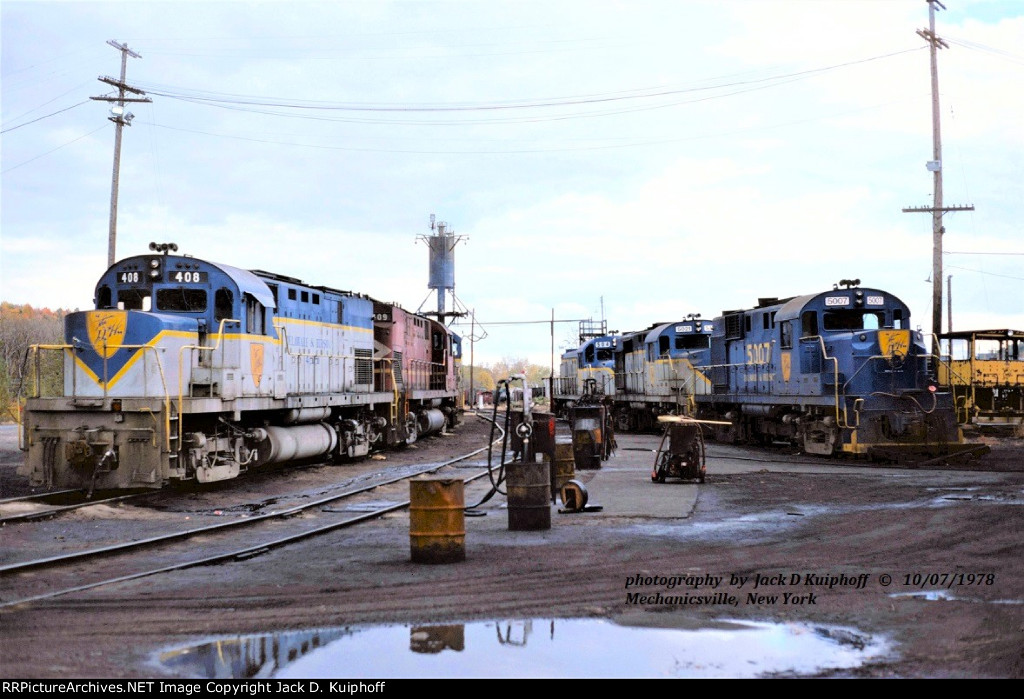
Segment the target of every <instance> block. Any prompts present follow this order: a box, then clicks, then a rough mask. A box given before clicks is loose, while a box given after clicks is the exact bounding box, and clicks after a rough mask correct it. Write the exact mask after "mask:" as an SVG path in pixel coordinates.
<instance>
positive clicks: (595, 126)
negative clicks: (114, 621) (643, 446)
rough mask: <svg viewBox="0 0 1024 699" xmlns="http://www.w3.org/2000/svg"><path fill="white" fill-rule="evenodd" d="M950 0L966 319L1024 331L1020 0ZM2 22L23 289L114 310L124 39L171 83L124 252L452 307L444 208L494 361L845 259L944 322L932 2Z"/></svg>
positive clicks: (11, 259) (132, 143)
mask: <svg viewBox="0 0 1024 699" xmlns="http://www.w3.org/2000/svg"><path fill="white" fill-rule="evenodd" d="M944 4H945V5H946V7H947V8H948V9H947V10H944V11H943V10H939V11H938V12H937V13H936V32H937V34H938V35H939V36H940V37H942V38H943V39H944V40H945V41H946V43H947V44H948V45H949V48H948V49H943V50H941V51H940V52H939V87H940V105H941V120H942V148H943V159H942V162H943V181H944V190H945V191H944V204H945V205H946V206H956V205H973V206H974V207H975V210H974V211H968V212H956V213H948V214H947V215H946V217H945V225H946V235H945V237H944V249H945V251H946V253H947V254H945V255H944V256H943V263H944V269H943V275H944V276H947V275H951V276H952V299H953V326H954V329H966V328H968V327H1012V328H1024V310H1022V298H1024V237H1022V232H1021V226H1022V222H1024V126H1022V125H1024V3H1022V2H1019V0H1009V1H1005V2H994V1H987V0H944ZM0 26H2V130H3V134H2V151H0V155H2V214H0V215H2V220H0V223H2V233H0V234H2V248H0V253H2V295H0V296H2V300H4V301H10V302H14V303H29V304H32V305H34V306H40V307H43V306H45V307H50V308H57V307H62V308H80V309H85V308H89V307H91V304H92V293H93V289H94V286H95V283H96V280H97V279H98V278H99V276H100V275H101V274H102V272H103V271H104V270H105V268H106V263H107V240H108V228H109V212H110V190H111V169H112V161H113V151H114V125H113V124H112V123H111V122H110V121H108V120H107V116H108V111H109V107H110V104H109V103H107V102H102V101H95V100H90V97H93V96H103V95H110V94H112V91H113V88H111V87H110V86H109V85H107V84H105V83H102V82H100V81H98V80H97V78H98V77H101V76H110V77H113V78H116V77H118V75H119V72H120V65H121V64H120V59H121V54H120V52H119V51H118V50H116V49H115V48H114V47H112V46H110V45H108V43H107V42H108V41H110V40H113V41H115V42H118V43H121V44H125V45H127V46H128V47H129V48H130V49H131V50H132V51H134V52H136V53H138V54H139V55H140V56H141V58H129V59H128V65H127V82H128V83H129V84H131V85H134V86H136V87H138V88H140V89H142V90H144V91H145V92H146V94H147V96H148V97H150V98H152V102H151V103H146V104H133V105H130V106H129V107H128V110H129V111H130V112H132V113H133V114H134V119H133V121H132V123H131V126H130V127H128V128H126V129H124V138H123V145H122V152H121V171H120V193H119V206H118V210H119V214H118V225H117V250H116V252H117V257H118V258H120V257H126V256H129V255H135V254H141V253H144V252H146V251H147V248H148V245H149V243H150V241H156V242H175V243H177V244H178V246H179V250H180V251H181V252H184V253H187V254H190V255H194V256H195V257H200V258H206V259H209V260H212V261H217V262H223V263H227V264H231V265H234V266H237V267H243V268H248V269H263V270H268V271H272V272H277V273H280V274H285V275H289V276H293V277H298V278H300V279H302V280H304V281H306V282H308V283H311V284H317V285H326V286H332V287H335V288H341V289H351V290H354V291H359V292H362V293H366V294H369V295H370V296H373V297H376V298H380V299H382V300H387V301H396V302H398V303H400V304H401V305H403V306H404V307H405V308H407V309H411V310H417V309H419V308H420V307H421V305H422V307H423V309H424V310H435V309H436V306H437V302H436V297H435V295H434V294H433V292H431V291H430V290H429V289H428V288H427V281H428V256H427V247H426V246H425V245H424V243H423V242H422V241H421V240H419V239H420V237H421V236H427V235H430V234H431V230H430V215H431V214H435V215H436V217H437V220H438V221H443V222H446V223H447V225H448V228H449V230H453V231H454V232H455V234H456V235H458V236H461V241H460V243H459V245H458V247H457V248H456V251H455V261H456V267H455V296H456V297H457V299H458V300H459V302H461V304H462V306H464V307H465V308H467V309H471V310H474V311H475V316H476V319H477V321H478V323H479V324H480V325H482V328H483V333H485V334H486V337H484V338H481V339H480V340H479V341H477V342H475V343H473V350H474V358H475V360H476V363H478V364H486V363H491V362H494V361H495V360H498V359H501V358H519V357H525V358H529V359H530V360H531V361H532V362H533V363H536V364H541V365H545V366H546V365H548V364H549V363H550V361H551V344H552V339H551V334H550V329H549V325H548V324H546V323H541V322H539V321H549V320H550V319H551V317H552V314H554V317H555V319H556V320H557V321H572V322H558V323H556V326H555V328H556V330H555V338H554V354H555V358H556V359H555V361H556V363H557V357H558V355H559V354H560V353H561V352H562V351H563V349H564V348H565V347H566V346H567V345H572V344H574V340H575V336H576V333H577V329H578V328H577V324H576V322H575V321H576V320H577V319H581V318H592V319H594V320H600V319H601V318H602V317H603V318H605V319H607V322H608V325H609V328H610V329H613V330H619V331H623V332H624V331H629V330H636V329H640V328H644V327H647V326H648V325H650V324H651V323H654V322H659V321H661V322H667V321H673V320H678V319H681V318H683V317H684V316H685V315H686V314H689V313H700V314H702V316H703V317H706V318H707V317H714V316H715V315H717V314H720V313H721V312H722V311H723V310H724V309H735V308H748V307H750V306H752V305H754V304H756V302H757V299H758V298H759V297H785V296H793V295H798V294H805V293H815V292H819V291H824V290H826V289H831V288H832V285H833V284H834V283H836V282H838V281H839V280H840V279H849V278H859V279H861V280H862V282H863V284H864V285H865V286H871V287H875V288H881V289H884V290H887V291H889V292H892V293H894V294H895V295H897V296H899V297H900V298H902V299H903V300H904V301H905V302H906V303H907V304H908V305H909V306H910V308H911V311H912V313H913V318H912V323H913V324H914V325H915V326H920V327H921V328H922V329H923V330H925V331H930V330H931V284H930V282H928V281H926V280H928V279H929V278H930V277H931V274H932V221H931V217H930V215H929V214H925V213H904V212H903V211H902V209H903V208H907V207H928V206H931V203H932V185H933V180H932V175H931V173H930V172H928V170H927V169H926V167H925V164H926V162H927V161H929V160H931V159H932V119H931V82H930V76H929V55H928V48H927V44H926V43H925V41H924V40H923V39H922V38H921V37H920V36H918V35H917V33H916V32H917V30H919V29H924V28H927V26H928V5H927V3H926V2H924V1H923V0H842V1H839V2H830V1H828V0H778V1H774V0H724V1H723V0H715V1H714V2H698V1H696V0H685V1H680V0H650V1H646V2H645V1H644V0H631V1H630V2H610V1H601V0H596V1H593V0H578V1H575V0H572V1H570V0H545V1H544V2H539V1H538V2H534V1H515V2H513V1H501V0H498V1H493V0H492V1H488V2H483V1H479V2H476V1H472V2H471V1H469V0H466V1H462V2H429V1H424V2H412V1H404V2H386V1H373V2H371V1H369V0H367V1H361V2H324V3H302V2H263V3H249V2H208V1H203V2H183V1H180V0H179V1H176V2H166V3H164V2H124V3H121V2H41V1H40V2H36V1H33V2H11V1H9V0H3V1H2V2H0ZM943 289H944V291H945V284H944V285H943ZM448 308H451V302H449V304H448ZM945 317H946V316H945V312H944V313H943V319H944V322H945ZM531 321H534V322H531ZM514 322H523V323H525V324H520V325H514V324H510V323H514ZM469 330H470V329H469V327H468V325H466V326H460V328H459V331H460V332H462V333H463V334H464V335H466V336H468V335H469ZM478 331H479V328H478ZM483 333H480V334H483ZM469 345H470V343H469V342H468V338H467V342H466V344H465V353H466V355H467V358H468V355H469V352H470V347H469Z"/></svg>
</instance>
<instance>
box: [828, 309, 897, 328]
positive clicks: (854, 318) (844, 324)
mask: <svg viewBox="0 0 1024 699" xmlns="http://www.w3.org/2000/svg"><path fill="white" fill-rule="evenodd" d="M884 325H885V311H862V310H845V309H844V310H839V311H825V314H824V327H825V330H878V329H879V328H881V327H883V326H884Z"/></svg>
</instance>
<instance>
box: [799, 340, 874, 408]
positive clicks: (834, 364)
mask: <svg viewBox="0 0 1024 699" xmlns="http://www.w3.org/2000/svg"><path fill="white" fill-rule="evenodd" d="M815 337H817V338H818V345H819V346H820V347H821V357H822V359H825V360H829V359H831V360H832V375H833V377H834V378H835V380H834V381H833V382H832V385H833V386H834V387H835V411H836V423H837V424H839V426H840V427H844V428H851V427H853V425H851V424H850V421H849V420H847V419H846V406H843V419H842V422H841V423H840V420H839V358H838V357H830V356H829V355H828V349H826V347H825V338H823V337H822V336H821V335H816V336H815ZM800 339H801V340H803V339H805V338H800ZM844 389H845V386H844ZM845 393H846V391H845V390H844V391H843V394H844V395H845ZM857 421H858V422H860V418H859V417H858V419H857Z"/></svg>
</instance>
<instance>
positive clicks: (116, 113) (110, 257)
mask: <svg viewBox="0 0 1024 699" xmlns="http://www.w3.org/2000/svg"><path fill="white" fill-rule="evenodd" d="M107 43H108V44H110V45H111V46H113V47H114V48H115V49H117V50H118V51H120V52H121V79H120V80H115V79H114V78H107V77H99V78H97V80H99V81H100V82H103V83H107V84H108V85H113V86H114V87H116V88H117V93H118V94H117V96H116V97H113V96H102V97H91V98H90V99H94V100H99V101H101V102H116V103H117V104H116V105H113V106H112V107H111V108H110V116H109V117H107V118H108V119H110V121H112V122H114V124H115V126H116V127H117V128H116V131H115V132H114V175H113V178H112V182H111V185H110V234H109V236H108V240H107V267H111V266H113V264H114V257H115V252H114V250H115V248H116V247H117V245H116V243H117V187H118V178H119V176H120V171H121V130H122V129H123V128H124V127H125V126H131V125H132V119H134V118H135V115H134V114H132V113H131V112H125V110H124V105H125V103H127V102H152V101H153V100H151V99H150V98H148V97H126V96H125V93H126V92H131V93H133V94H136V95H144V94H146V93H145V92H143V91H142V90H139V89H138V88H134V87H132V86H130V85H128V84H127V83H125V81H124V80H125V73H126V71H127V69H128V56H131V57H132V58H142V56H140V55H139V54H137V53H135V52H134V51H132V50H131V49H129V48H128V46H127V45H125V44H119V43H117V42H116V41H113V40H111V41H108V42H107Z"/></svg>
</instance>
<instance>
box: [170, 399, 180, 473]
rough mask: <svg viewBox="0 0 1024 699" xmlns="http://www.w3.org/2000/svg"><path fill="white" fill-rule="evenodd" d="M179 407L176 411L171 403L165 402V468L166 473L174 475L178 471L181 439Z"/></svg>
mask: <svg viewBox="0 0 1024 699" xmlns="http://www.w3.org/2000/svg"><path fill="white" fill-rule="evenodd" d="M180 407H181V406H178V410H176V409H174V406H173V404H172V403H171V401H169V400H168V401H167V424H166V429H167V467H168V469H167V470H168V473H174V472H176V471H177V470H178V468H179V466H180V464H179V462H178V458H179V456H180V451H181V449H180V446H181V438H180V434H179V430H180V428H181V415H180V413H179V410H180Z"/></svg>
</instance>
